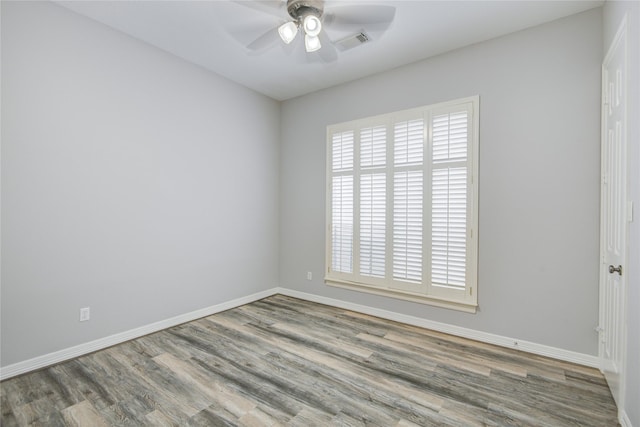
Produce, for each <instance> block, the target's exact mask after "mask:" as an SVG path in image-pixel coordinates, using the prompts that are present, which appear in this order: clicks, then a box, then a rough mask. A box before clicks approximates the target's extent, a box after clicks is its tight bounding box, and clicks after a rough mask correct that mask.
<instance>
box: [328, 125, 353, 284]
mask: <svg viewBox="0 0 640 427" xmlns="http://www.w3.org/2000/svg"><path fill="white" fill-rule="evenodd" d="M353 135H354V133H353V131H347V132H340V133H336V134H334V135H333V137H332V149H331V153H332V170H333V172H343V173H344V174H341V175H336V176H333V179H332V182H331V206H332V209H331V240H332V242H333V244H332V248H331V268H332V269H333V270H334V271H338V272H342V273H352V272H353V233H354V229H353V223H354V222H353V221H354V218H353V213H354V212H353V204H354V203H353V197H354V191H353V163H354V146H353V144H354V137H353Z"/></svg>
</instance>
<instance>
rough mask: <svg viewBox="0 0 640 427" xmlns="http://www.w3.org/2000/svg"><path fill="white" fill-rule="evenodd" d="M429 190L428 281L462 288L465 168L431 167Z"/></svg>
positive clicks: (465, 206)
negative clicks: (429, 270)
mask: <svg viewBox="0 0 640 427" xmlns="http://www.w3.org/2000/svg"><path fill="white" fill-rule="evenodd" d="M431 192H432V198H431V281H432V283H433V284H434V285H436V286H438V285H439V286H453V287H458V288H464V287H465V270H466V255H467V254H466V246H467V244H466V235H467V168H466V167H462V168H451V169H449V168H445V169H435V170H434V171H433V179H432V184H431Z"/></svg>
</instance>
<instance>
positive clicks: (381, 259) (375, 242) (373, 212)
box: [360, 173, 387, 277]
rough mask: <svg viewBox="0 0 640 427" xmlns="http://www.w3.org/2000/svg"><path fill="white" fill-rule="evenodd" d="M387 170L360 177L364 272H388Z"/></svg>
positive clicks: (361, 245)
mask: <svg viewBox="0 0 640 427" xmlns="http://www.w3.org/2000/svg"><path fill="white" fill-rule="evenodd" d="M386 178H387V177H386V174H384V173H377V174H366V175H362V176H361V178H360V274H362V275H364V276H371V277H384V275H385V253H386V251H385V244H386V242H385V241H386V238H385V233H386V231H385V230H386V224H385V222H386V186H387V180H386Z"/></svg>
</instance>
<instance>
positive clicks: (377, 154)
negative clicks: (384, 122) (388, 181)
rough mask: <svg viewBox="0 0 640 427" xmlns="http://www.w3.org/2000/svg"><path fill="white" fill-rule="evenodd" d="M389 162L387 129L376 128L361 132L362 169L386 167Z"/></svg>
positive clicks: (384, 127)
mask: <svg viewBox="0 0 640 427" xmlns="http://www.w3.org/2000/svg"><path fill="white" fill-rule="evenodd" d="M386 161H387V127H386V126H376V127H368V128H364V129H362V130H361V131H360V167H361V168H362V169H366V168H372V167H377V166H384V165H385V163H386Z"/></svg>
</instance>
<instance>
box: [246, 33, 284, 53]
mask: <svg viewBox="0 0 640 427" xmlns="http://www.w3.org/2000/svg"><path fill="white" fill-rule="evenodd" d="M278 41H281V40H280V35H279V34H278V28H272V29H270V30H269V31H267V32H266V33H264V34H263V35H261V36H260V37H258V38H257V39H255V40H254V41H252V42H251V43H249V44H248V45H247V49H249V50H250V51H252V52H254V53H260V52H262V51H265V50H267V49H269V48H270V47H273V46H274V45H275V44H277V43H278Z"/></svg>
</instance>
